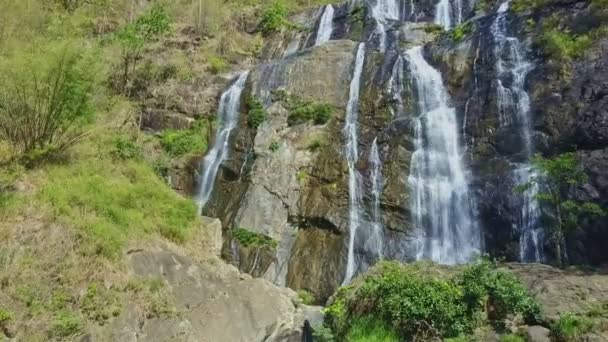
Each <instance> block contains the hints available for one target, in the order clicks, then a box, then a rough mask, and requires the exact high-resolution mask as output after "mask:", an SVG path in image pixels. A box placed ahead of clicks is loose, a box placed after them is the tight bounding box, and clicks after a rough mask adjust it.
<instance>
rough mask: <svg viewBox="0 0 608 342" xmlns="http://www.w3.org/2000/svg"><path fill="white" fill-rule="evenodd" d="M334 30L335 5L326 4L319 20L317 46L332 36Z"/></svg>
mask: <svg viewBox="0 0 608 342" xmlns="http://www.w3.org/2000/svg"><path fill="white" fill-rule="evenodd" d="M333 30H334V7H333V6H332V5H327V6H325V10H323V15H321V20H320V21H319V28H318V29H317V37H316V39H315V46H317V45H321V44H323V43H325V42H327V41H329V39H330V38H331V34H332V32H333Z"/></svg>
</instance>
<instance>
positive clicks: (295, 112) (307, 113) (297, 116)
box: [287, 102, 334, 126]
mask: <svg viewBox="0 0 608 342" xmlns="http://www.w3.org/2000/svg"><path fill="white" fill-rule="evenodd" d="M333 110H334V109H333V107H332V106H331V105H329V104H326V103H312V102H304V103H299V104H297V105H296V106H295V107H294V108H292V110H291V112H290V113H289V116H288V117H287V124H288V125H289V126H294V125H299V124H302V123H305V122H308V121H312V122H313V123H314V124H315V125H323V124H325V123H327V122H328V121H329V119H330V118H331V115H332V113H333Z"/></svg>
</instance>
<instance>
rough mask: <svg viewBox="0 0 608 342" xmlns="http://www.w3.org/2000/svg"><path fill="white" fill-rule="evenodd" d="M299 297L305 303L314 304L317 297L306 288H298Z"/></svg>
mask: <svg viewBox="0 0 608 342" xmlns="http://www.w3.org/2000/svg"><path fill="white" fill-rule="evenodd" d="M298 298H300V301H301V302H302V304H304V305H312V304H314V302H315V297H314V296H313V295H312V293H310V292H308V291H306V290H298Z"/></svg>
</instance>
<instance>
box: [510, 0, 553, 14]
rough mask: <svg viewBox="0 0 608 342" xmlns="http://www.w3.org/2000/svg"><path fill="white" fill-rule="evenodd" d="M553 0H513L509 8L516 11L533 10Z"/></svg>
mask: <svg viewBox="0 0 608 342" xmlns="http://www.w3.org/2000/svg"><path fill="white" fill-rule="evenodd" d="M551 1H553V0H513V2H512V4H511V8H512V9H513V11H515V12H516V13H522V12H527V11H535V10H537V9H540V8H542V7H544V6H546V5H548V4H549V2H551Z"/></svg>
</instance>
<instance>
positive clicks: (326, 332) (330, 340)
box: [312, 324, 336, 342]
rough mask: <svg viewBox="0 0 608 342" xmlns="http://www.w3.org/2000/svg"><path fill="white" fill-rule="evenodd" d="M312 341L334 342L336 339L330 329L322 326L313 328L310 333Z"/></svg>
mask: <svg viewBox="0 0 608 342" xmlns="http://www.w3.org/2000/svg"><path fill="white" fill-rule="evenodd" d="M312 337H313V341H315V342H336V337H335V336H334V333H333V332H332V331H331V328H330V327H328V326H327V325H325V324H323V325H321V326H319V327H315V328H314V331H313V333H312Z"/></svg>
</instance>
